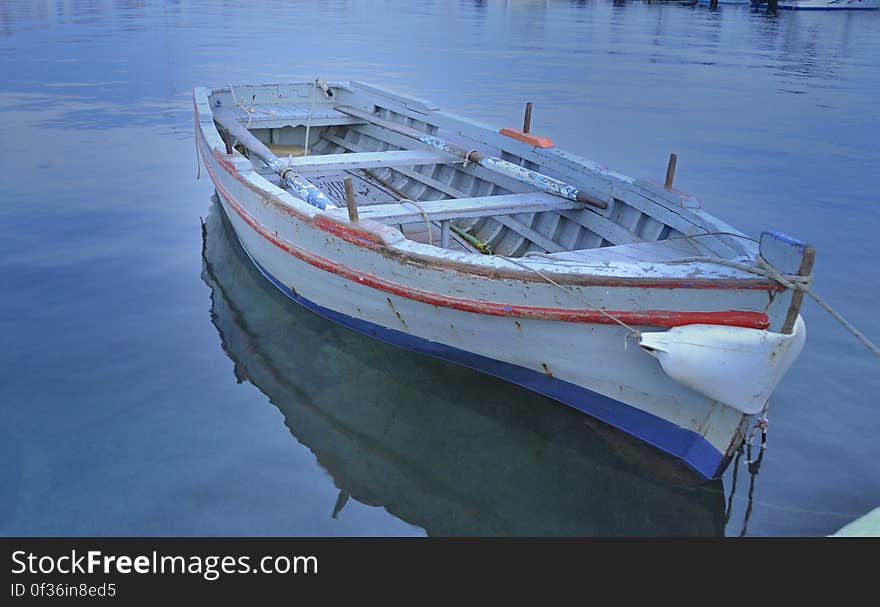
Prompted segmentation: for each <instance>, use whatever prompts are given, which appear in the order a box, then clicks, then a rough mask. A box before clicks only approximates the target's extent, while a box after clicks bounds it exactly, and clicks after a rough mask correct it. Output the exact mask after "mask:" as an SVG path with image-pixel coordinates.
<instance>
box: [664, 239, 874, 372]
mask: <svg viewBox="0 0 880 607" xmlns="http://www.w3.org/2000/svg"><path fill="white" fill-rule="evenodd" d="M664 263H670V264H676V263H715V264H718V265H722V266H727V267H730V268H734V269H737V270H742V271H743V272H749V273H751V274H757V275H758V276H763V277H765V278H769V279H770V280H774V281H776V282H778V283H779V284H781V285H782V286H783V287H786V288H788V289H791V290H793V291H801V292H802V293H804V294H806V295H809V296H810V298H811V299H812V300H813V301H815V302H816V303H817V304H819V306H820V307H821V308H822V309H823V310H825V311H826V312H828V313H829V314H830V315H831V317H832V318H833V319H834V320H836V321H837V322H839V323H840V324H841V326H843V328H844V329H846V330H847V331H849V332H850V333H852V334H853V336H855V338H856V339H858V340H859V341H860V342H862V344H863V345H864V346H865V347H866V348H868V350H870V351H871V352H873V353H874V354H875V355H876V356H880V347H877V345H876V344H875V343H874V342H872V341H871V340H870V339H868V338H867V336H865V334H864V333H862V332H861V331H859V330H858V329H857V328H856V327H855V326H854V325H853V324H852V323H851V322H849V321H848V320H847V319H845V318H844V317H843V315H841V314H840V312H838V311H837V310H835V309H834V308H833V307H832V306H831V304H829V303H828V302H826V301H825V300H824V299H822V298H821V297H819V296H818V295H816V293H814V292H813V290H812V289H811V288H810V284H811V283H812V281H813V275H812V274H810V275H807V276H797V275H793V274H786V275H783V274H782V273H781V272H779V270H777V269H776V268H774V267H773V265H772V264H770V263H769V262H768V261H767V260H765V259H764V258H763V257H761V256H760V255H758V257H757V263H758V266H757V267H755V266H749V265H746V264H744V263H740V262H738V261H731V260H729V259H721V258H720V257H682V258H681V259H671V260H669V261H666V262H664Z"/></svg>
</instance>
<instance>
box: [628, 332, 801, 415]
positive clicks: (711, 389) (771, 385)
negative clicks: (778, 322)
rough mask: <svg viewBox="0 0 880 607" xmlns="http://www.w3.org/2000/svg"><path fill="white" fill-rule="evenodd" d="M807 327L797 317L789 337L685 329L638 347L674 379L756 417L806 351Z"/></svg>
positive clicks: (653, 336)
mask: <svg viewBox="0 0 880 607" xmlns="http://www.w3.org/2000/svg"><path fill="white" fill-rule="evenodd" d="M806 338H807V327H806V325H805V324H804V320H803V318H801V317H800V316H798V318H797V321H796V322H795V325H794V329H793V331H792V333H791V334H790V335H788V334H784V333H774V332H772V331H762V330H760V329H747V328H744V327H726V326H721V325H685V326H683V327H674V328H672V329H670V330H669V331H665V332H663V333H642V334H641V337H640V338H639V346H641V347H642V348H643V349H644V350H646V351H647V352H649V353H651V354H652V355H653V356H654V357H656V358H657V360H659V361H660V365H661V366H662V367H663V370H664V371H665V372H666V374H667V375H669V377H671V378H672V379H674V380H676V381H677V382H679V383H681V384H684V385H685V386H688V387H689V388H692V389H694V390H696V391H697V392H699V393H701V394H704V395H706V396H708V397H709V398H711V399H714V400H717V401H720V402H722V403H724V404H726V405H729V406H731V407H734V408H736V409H738V410H740V411H742V412H743V413H746V414H754V413H758V412H759V411H761V410H762V409H763V408H764V405H765V404H766V403H767V399H769V398H770V395H771V394H772V393H773V391H774V390H775V389H776V386H777V385H779V382H780V381H781V380H782V377H783V376H784V375H785V374H786V372H788V369H789V368H790V367H791V365H792V364H793V363H794V361H795V359H796V358H797V357H798V355H799V354H800V353H801V350H803V348H804V342H805V341H806Z"/></svg>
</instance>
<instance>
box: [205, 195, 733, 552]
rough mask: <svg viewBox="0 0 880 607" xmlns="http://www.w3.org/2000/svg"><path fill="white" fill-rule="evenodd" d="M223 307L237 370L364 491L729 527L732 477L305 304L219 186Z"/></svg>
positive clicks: (356, 494) (675, 525)
mask: <svg viewBox="0 0 880 607" xmlns="http://www.w3.org/2000/svg"><path fill="white" fill-rule="evenodd" d="M204 238H205V242H204V270H203V273H202V276H203V278H204V280H205V282H206V283H207V284H208V286H209V287H210V288H211V299H212V306H211V317H212V321H213V323H214V325H215V326H216V327H217V330H218V332H219V334H220V341H221V344H222V347H223V349H224V351H225V352H226V354H227V355H228V356H229V358H230V359H232V361H233V363H234V364H235V375H236V378H237V379H238V381H248V382H250V383H252V384H253V385H254V386H256V387H257V388H258V389H259V390H260V391H262V392H263V393H264V394H265V395H266V396H267V397H268V398H269V400H270V401H271V402H272V404H274V405H275V406H276V407H278V408H279V409H280V410H281V412H282V414H283V415H284V418H285V424H286V425H287V426H288V428H290V431H291V433H292V434H293V435H294V437H296V439H297V440H298V441H300V442H301V443H302V444H304V445H305V446H306V447H308V448H309V449H310V450H311V451H312V452H313V453H314V454H315V456H316V457H317V460H318V462H319V464H320V465H321V466H322V467H323V468H325V469H326V470H327V471H328V472H329V473H330V475H331V476H332V477H333V480H334V482H335V483H336V486H337V487H338V488H339V489H340V495H339V499H338V500H337V503H336V505H335V506H331V505H330V504H328V516H329V515H330V513H331V512H332V515H333V516H337V515H338V516H344V512H342V513H340V512H339V511H340V510H341V509H342V508H343V507H344V504H345V502H346V501H347V500H348V499H349V497H351V498H353V499H356V500H358V501H360V502H362V503H364V504H368V505H371V506H382V507H384V508H385V509H386V510H387V511H388V512H390V513H391V514H393V515H395V516H397V517H399V518H401V519H403V520H404V521H407V522H408V523H411V524H413V525H418V526H420V527H422V528H424V529H425V530H426V531H427V532H428V534H430V535H682V534H686V535H722V534H723V532H724V524H725V520H724V518H725V516H724V515H725V504H724V493H723V488H722V484H721V481H720V480H718V481H714V482H710V483H708V484H703V485H695V484H692V483H690V482H688V481H690V480H692V479H690V478H689V477H688V476H687V474H688V473H687V472H686V471H685V470H683V469H682V468H681V467H680V464H678V463H677V462H675V461H673V460H666V459H663V456H662V455H659V454H658V452H656V451H655V450H653V449H651V448H650V447H647V446H645V445H642V444H641V443H638V442H637V441H635V440H634V439H630V438H629V437H627V436H626V435H624V434H622V433H620V432H618V431H616V430H613V429H611V428H609V427H606V426H604V425H603V424H601V423H600V422H597V421H594V420H592V419H591V418H589V417H587V416H584V415H583V414H581V413H579V412H577V411H574V410H570V409H568V408H566V407H560V406H558V404H557V403H555V402H554V401H552V400H550V399H548V398H545V397H542V396H539V395H537V394H534V393H532V392H530V391H527V390H525V389H522V388H519V387H518V386H515V385H513V384H510V383H508V382H505V381H502V380H496V379H495V378H492V377H489V376H486V375H484V374H481V373H478V372H476V371H471V370H469V369H465V368H463V367H458V366H456V365H452V364H450V363H447V362H443V361H440V360H435V359H433V358H430V357H428V356H424V355H421V354H416V353H413V352H409V351H405V350H401V349H398V348H396V347H394V346H391V345H388V344H385V343H382V342H380V341H377V340H374V339H370V338H369V337H366V336H363V335H360V334H358V333H355V332H354V331H350V330H348V329H345V328H343V327H339V326H337V325H335V324H333V323H331V322H330V321H328V320H325V319H324V318H321V317H319V316H317V315H315V314H313V313H312V312H309V311H307V310H305V309H303V308H300V307H299V306H297V305H296V304H295V303H293V302H291V301H290V300H289V299H287V298H286V297H285V296H284V295H283V294H281V293H279V292H277V291H276V290H275V289H274V287H272V285H271V284H269V282H268V281H266V280H264V279H263V278H262V277H261V276H260V275H259V273H258V271H257V270H256V269H255V268H254V266H253V264H252V263H251V262H250V260H249V259H248V258H247V254H246V253H245V252H244V251H243V249H242V248H241V246H240V245H239V243H238V242H237V240H236V237H235V234H234V232H233V231H232V228H231V226H230V225H229V223H228V220H227V219H226V218H225V216H224V215H223V211H222V209H221V207H220V206H219V205H218V204H217V201H216V199H215V200H214V202H213V204H212V205H211V210H210V213H209V216H208V219H207V221H206V223H205V226H204Z"/></svg>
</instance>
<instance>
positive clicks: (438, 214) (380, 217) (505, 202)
mask: <svg viewBox="0 0 880 607" xmlns="http://www.w3.org/2000/svg"><path fill="white" fill-rule="evenodd" d="M419 206H420V207H421V208H422V209H424V211H425V213H426V214H427V215H428V219H430V220H431V221H445V220H447V219H463V218H467V217H495V216H499V215H513V214H517V213H535V212H539V211H558V210H567V209H582V208H583V205H582V204H580V203H577V202H574V201H569V200H564V199H560V198H559V197H558V196H552V195H550V194H544V193H541V192H535V193H533V194H505V195H502V196H480V197H476V198H449V199H444V200H423V201H421V202H419ZM358 211H359V216H360V218H361V219H372V220H374V221H380V222H382V223H387V224H389V225H401V224H408V223H418V222H423V221H424V220H425V218H424V216H423V215H422V213H421V211H419V210H418V209H415V208H413V207H412V206H411V205H402V204H374V205H369V206H364V207H361V208H359V209H358ZM331 212H332V213H342V212H343V211H342V210H341V209H339V210H333V211H331ZM517 223H519V222H517ZM529 231H530V232H534V230H531V229H529ZM542 238H543V237H542Z"/></svg>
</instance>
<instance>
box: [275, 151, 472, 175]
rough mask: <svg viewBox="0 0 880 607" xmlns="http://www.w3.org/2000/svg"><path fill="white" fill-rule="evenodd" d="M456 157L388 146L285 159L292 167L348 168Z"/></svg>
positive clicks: (328, 169)
mask: <svg viewBox="0 0 880 607" xmlns="http://www.w3.org/2000/svg"><path fill="white" fill-rule="evenodd" d="M457 160H458V159H457V158H456V157H455V156H453V155H451V154H446V153H444V152H436V151H432V150H392V151H387V152H353V153H348V154H320V155H317V156H298V157H295V158H290V159H288V164H289V165H290V168H292V169H294V170H295V171H302V172H306V171H320V172H327V171H350V170H354V169H376V168H382V167H396V166H402V167H408V166H417V165H421V164H444V163H447V162H455V161H457Z"/></svg>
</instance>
